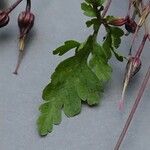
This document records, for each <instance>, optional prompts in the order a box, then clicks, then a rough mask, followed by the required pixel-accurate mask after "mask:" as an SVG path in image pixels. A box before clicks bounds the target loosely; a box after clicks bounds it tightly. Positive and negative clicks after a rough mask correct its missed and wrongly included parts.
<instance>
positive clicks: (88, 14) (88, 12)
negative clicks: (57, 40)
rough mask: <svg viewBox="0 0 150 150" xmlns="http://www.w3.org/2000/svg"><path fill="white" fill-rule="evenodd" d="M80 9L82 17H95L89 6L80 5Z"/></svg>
mask: <svg viewBox="0 0 150 150" xmlns="http://www.w3.org/2000/svg"><path fill="white" fill-rule="evenodd" d="M81 9H82V10H83V11H84V15H86V16H88V17H96V13H95V10H94V9H93V7H92V6H91V5H90V4H87V3H81Z"/></svg>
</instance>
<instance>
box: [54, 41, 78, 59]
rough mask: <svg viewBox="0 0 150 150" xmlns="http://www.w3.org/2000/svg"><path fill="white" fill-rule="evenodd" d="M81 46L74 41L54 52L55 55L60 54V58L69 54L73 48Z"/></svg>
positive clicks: (67, 42) (66, 43)
mask: <svg viewBox="0 0 150 150" xmlns="http://www.w3.org/2000/svg"><path fill="white" fill-rule="evenodd" d="M79 46H80V43H79V42H77V41H74V40H69V41H66V42H65V43H64V45H63V46H60V47H58V48H57V49H55V50H54V51H53V54H55V55H56V54H59V55H60V56H61V55H63V54H64V53H66V52H68V51H69V50H71V49H73V48H77V47H79Z"/></svg>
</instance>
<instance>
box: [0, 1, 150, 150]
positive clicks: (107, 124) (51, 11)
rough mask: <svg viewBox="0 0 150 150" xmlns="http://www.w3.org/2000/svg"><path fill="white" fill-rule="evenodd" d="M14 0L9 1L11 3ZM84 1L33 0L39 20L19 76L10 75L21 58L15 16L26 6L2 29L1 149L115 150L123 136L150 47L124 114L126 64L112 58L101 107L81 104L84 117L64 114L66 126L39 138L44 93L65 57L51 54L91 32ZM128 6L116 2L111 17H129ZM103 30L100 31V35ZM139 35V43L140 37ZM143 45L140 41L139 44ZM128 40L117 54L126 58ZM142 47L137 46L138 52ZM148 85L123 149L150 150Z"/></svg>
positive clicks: (144, 56)
mask: <svg viewBox="0 0 150 150" xmlns="http://www.w3.org/2000/svg"><path fill="white" fill-rule="evenodd" d="M12 2H14V0H9V1H8V2H7V3H8V4H11V3H12ZM81 2H82V0H33V9H32V10H33V12H34V14H35V15H36V22H35V27H34V30H33V31H32V34H31V35H30V39H29V41H28V44H27V47H26V51H27V52H26V55H25V57H24V59H23V62H22V64H21V67H20V70H19V75H18V76H15V75H13V74H12V72H13V71H14V68H15V64H16V59H17V55H18V51H17V48H18V47H17V42H18V39H17V37H18V27H17V21H16V20H17V16H18V14H19V12H20V11H21V10H23V9H24V6H25V3H24V2H22V4H20V6H19V7H18V8H17V9H16V10H15V11H14V13H12V14H11V16H10V17H11V20H10V23H9V25H8V26H7V27H5V28H2V29H0V149H1V150H112V149H113V147H114V145H115V142H116V141H117V138H118V136H119V134H120V132H121V129H122V127H123V124H124V122H125V120H126V118H127V116H128V113H129V110H130V108H131V106H132V104H133V102H134V99H135V96H136V93H137V90H138V89H139V85H140V83H141V81H142V79H143V76H144V74H145V72H146V69H147V68H148V65H149V57H150V51H149V46H150V44H149V43H148V42H147V44H146V46H145V50H144V51H145V52H144V53H143V54H142V62H143V66H142V69H141V71H140V73H139V74H138V75H137V76H136V78H135V79H134V81H133V83H132V85H131V86H130V87H129V88H128V93H127V96H126V107H125V108H126V109H125V111H124V112H123V113H120V112H119V111H118V108H117V102H118V100H119V99H120V93H121V86H122V85H121V80H122V75H123V71H124V67H125V62H124V63H116V61H115V59H112V61H111V64H112V66H113V76H112V80H111V81H109V83H108V84H107V86H106V89H105V93H104V96H103V99H102V102H101V105H99V106H97V107H95V108H89V107H88V106H87V105H83V107H82V113H81V114H80V115H78V116H76V117H74V118H67V117H65V116H64V115H63V119H62V123H61V124H60V125H59V126H55V127H54V131H53V132H52V133H51V134H49V135H48V136H47V137H45V138H41V137H40V136H39V135H38V133H37V129H36V127H37V126H36V119H37V117H38V115H39V111H38V107H39V105H40V104H41V102H42V98H41V94H42V90H43V88H44V87H45V85H47V83H48V81H49V79H50V75H51V74H52V73H53V71H54V69H55V67H56V66H57V64H58V63H59V62H60V61H61V60H63V59H64V58H66V57H68V56H69V55H71V53H68V54H66V55H65V56H63V57H58V56H53V55H52V50H53V49H54V48H56V47H58V46H59V45H60V44H61V43H62V42H64V41H65V40H68V39H76V40H79V41H84V40H85V38H86V37H87V36H88V35H89V34H90V33H91V29H86V27H85V24H84V22H85V21H86V20H87V17H85V16H84V15H83V14H82V11H81V10H80V3H81ZM127 6H128V5H127V1H125V0H113V3H112V6H111V9H110V11H111V12H112V14H113V15H118V16H125V15H126V10H127ZM103 33H104V31H103V29H102V30H101V35H103ZM141 35H142V34H141V33H140V34H139V35H138V39H137V41H138V40H139V41H140V39H141V38H142V36H141ZM137 44H139V42H137ZM129 45H130V38H129V37H127V38H126V37H125V38H124V39H123V42H122V45H121V47H120V48H119V50H120V51H121V52H122V53H123V54H125V55H126V54H127V51H128V48H129ZM137 46H138V45H135V46H134V47H135V48H136V47H137ZM149 89H150V84H148V88H147V90H146V92H145V94H144V96H143V101H142V102H141V103H140V107H139V109H138V110H137V113H136V116H135V117H134V120H133V122H132V124H131V126H130V129H129V132H128V134H127V137H126V138H125V140H124V142H123V144H122V146H121V150H149V147H150V117H149V115H150V100H149V97H150V92H149Z"/></svg>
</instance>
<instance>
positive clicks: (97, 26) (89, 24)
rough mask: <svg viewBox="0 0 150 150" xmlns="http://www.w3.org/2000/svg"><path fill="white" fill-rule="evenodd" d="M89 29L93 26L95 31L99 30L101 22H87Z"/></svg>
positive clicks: (92, 20) (93, 20)
mask: <svg viewBox="0 0 150 150" xmlns="http://www.w3.org/2000/svg"><path fill="white" fill-rule="evenodd" d="M86 25H87V27H91V26H92V25H93V29H94V30H97V29H98V28H99V25H100V22H99V21H98V20H97V19H96V18H94V19H91V20H89V21H87V22H86Z"/></svg>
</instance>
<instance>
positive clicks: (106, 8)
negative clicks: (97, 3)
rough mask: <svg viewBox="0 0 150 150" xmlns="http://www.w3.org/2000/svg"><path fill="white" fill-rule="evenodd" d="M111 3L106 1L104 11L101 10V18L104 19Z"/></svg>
mask: <svg viewBox="0 0 150 150" xmlns="http://www.w3.org/2000/svg"><path fill="white" fill-rule="evenodd" d="M111 2H112V0H108V1H107V4H106V7H105V9H104V10H103V13H102V18H104V17H105V15H106V13H107V11H108V9H109V7H110V4H111Z"/></svg>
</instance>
